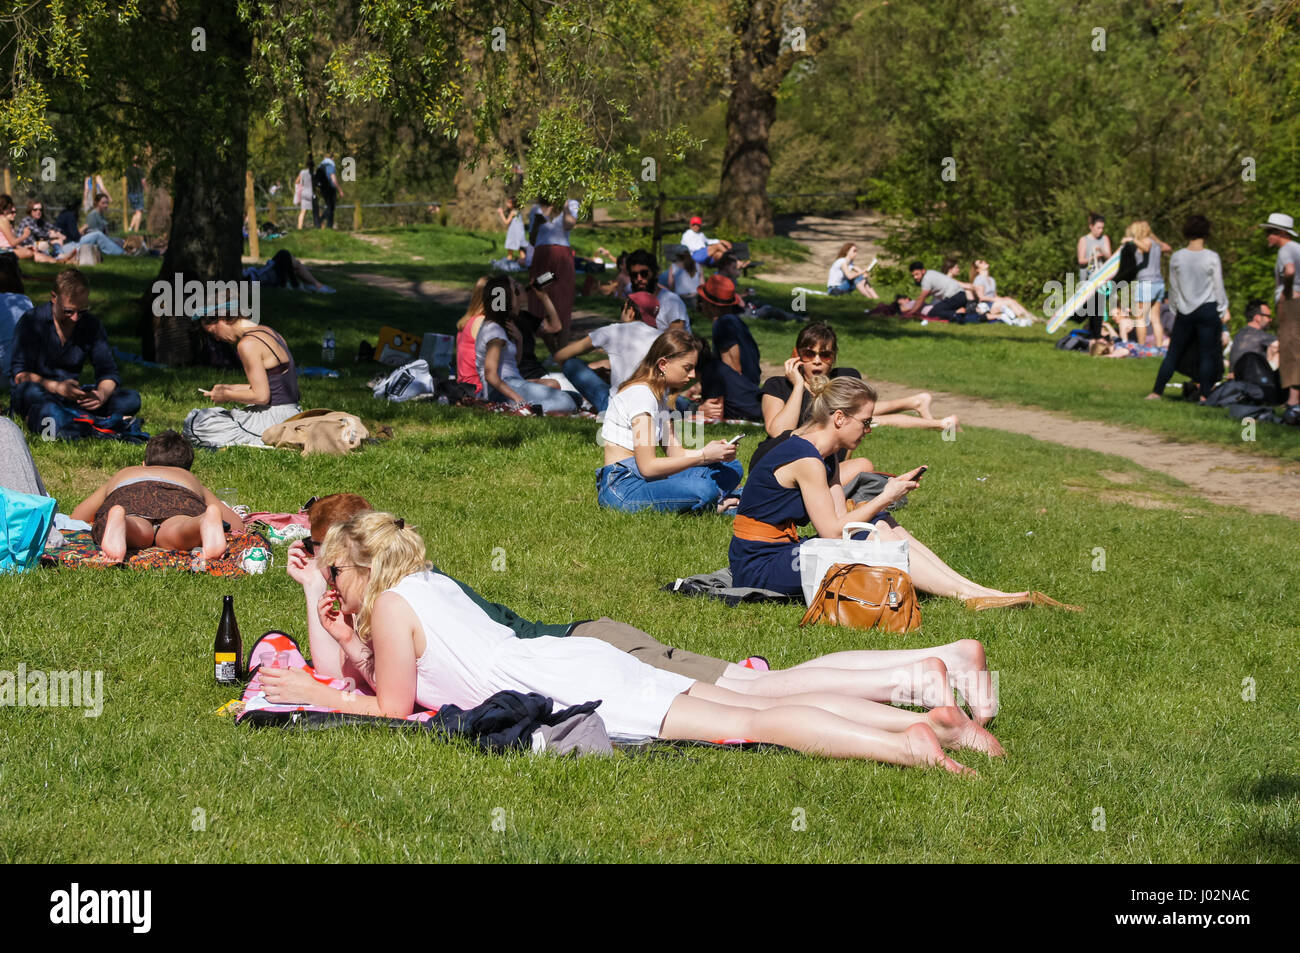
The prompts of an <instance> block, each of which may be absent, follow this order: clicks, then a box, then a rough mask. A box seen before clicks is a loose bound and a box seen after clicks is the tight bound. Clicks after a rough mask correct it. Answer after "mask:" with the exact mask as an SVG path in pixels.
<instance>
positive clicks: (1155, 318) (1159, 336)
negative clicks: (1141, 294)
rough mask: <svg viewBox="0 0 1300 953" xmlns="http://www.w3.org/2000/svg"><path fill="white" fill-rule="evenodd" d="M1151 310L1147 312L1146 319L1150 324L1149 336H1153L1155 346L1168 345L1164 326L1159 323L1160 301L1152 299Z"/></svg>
mask: <svg viewBox="0 0 1300 953" xmlns="http://www.w3.org/2000/svg"><path fill="white" fill-rule="evenodd" d="M1150 308H1151V310H1150V311H1148V312H1147V320H1148V322H1150V324H1151V336H1152V337H1153V338H1155V341H1154V344H1155V346H1156V347H1168V346H1169V341H1168V340H1166V338H1165V326H1164V325H1163V324H1161V323H1160V302H1159V301H1152V302H1151V305H1150Z"/></svg>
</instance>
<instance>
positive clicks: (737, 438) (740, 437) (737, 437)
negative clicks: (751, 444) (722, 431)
mask: <svg viewBox="0 0 1300 953" xmlns="http://www.w3.org/2000/svg"><path fill="white" fill-rule="evenodd" d="M744 439H745V435H744V434H743V433H738V434H736V435H735V436H734V437H732V438H731V439H730V440H728V441H727V443H729V444H731V445H732V446H733V447H734V446H735V445H736V444H738V443H740V441H742V440H744Z"/></svg>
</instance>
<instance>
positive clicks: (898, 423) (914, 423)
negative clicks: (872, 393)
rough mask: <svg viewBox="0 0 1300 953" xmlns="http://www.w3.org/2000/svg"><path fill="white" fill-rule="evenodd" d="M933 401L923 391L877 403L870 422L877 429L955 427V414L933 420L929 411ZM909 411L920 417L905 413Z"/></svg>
mask: <svg viewBox="0 0 1300 953" xmlns="http://www.w3.org/2000/svg"><path fill="white" fill-rule="evenodd" d="M933 401H934V398H933V397H932V396H931V395H930V394H928V393H926V392H924V391H922V392H921V393H919V394H912V395H911V396H910V397H900V398H899V399H898V400H882V401H878V402H877V403H876V412H875V414H873V415H872V420H873V422H874V424H875V425H876V426H878V427H905V428H912V429H914V430H944V429H946V428H948V427H949V426H952V427H957V426H958V425H959V423H960V422H959V421H958V419H957V415H956V414H950V415H949V416H947V417H944V418H942V419H940V420H936V419H935V417H934V414H933V413H932V412H931V410H930V405H931V403H932V402H933ZM909 410H911V411H915V412H916V413H918V414H920V416H919V417H913V416H911V415H910V414H908V413H907V411H909Z"/></svg>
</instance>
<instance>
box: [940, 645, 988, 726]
mask: <svg viewBox="0 0 1300 953" xmlns="http://www.w3.org/2000/svg"><path fill="white" fill-rule="evenodd" d="M941 649H942V651H943V652H944V654H945V656H946V662H947V665H948V672H949V675H948V680H949V682H950V683H951V684H952V685H953V687H954V688H956V690H957V697H958V698H959V699H960V700H961V702H962V703H963V704H965V705H966V707H967V708H969V709H970V716H971V719H972V720H973V721H974V722H975V724H977V725H986V724H988V723H989V721H991V720H992V718H993V716H994V715H996V714H997V713H998V683H997V679H996V678H995V677H994V674H993V673H991V672H990V671H989V670H988V660H987V658H986V657H985V654H984V646H983V645H982V644H980V642H979V640H978V639H962V640H961V641H959V642H953V643H952V644H950V645H945V646H942V647H941Z"/></svg>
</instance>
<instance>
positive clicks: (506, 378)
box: [474, 275, 578, 414]
mask: <svg viewBox="0 0 1300 953" xmlns="http://www.w3.org/2000/svg"><path fill="white" fill-rule="evenodd" d="M532 290H533V291H534V292H536V294H537V298H538V300H539V301H541V302H542V307H543V309H544V310H545V311H546V315H545V317H544V318H543V319H542V322H541V325H540V328H541V331H542V332H543V333H544V334H548V335H552V336H553V335H556V334H558V333H559V331H560V319H559V316H558V315H557V314H556V311H555V306H554V305H553V304H552V303H551V297H550V294H549V289H547V288H533V289H532ZM483 303H484V306H485V307H484V312H483V316H484V319H485V320H484V321H483V324H482V326H481V327H480V328H479V331H478V337H477V339H476V340H475V342H474V363H475V367H476V369H477V370H478V376H479V381H480V383H481V384H482V390H481V391H480V394H479V396H481V397H483V398H484V399H485V400H493V401H512V402H514V403H516V404H529V405H532V404H540V405H541V408H542V412H543V413H546V414H551V413H558V414H571V413H573V412H574V411H575V410H577V409H578V405H577V404H576V403H574V401H573V398H572V397H570V396H569V395H568V394H566V393H565V392H564V391H562V390H560V389H559V385H558V384H555V385H554V386H549V385H547V384H544V383H542V382H541V381H538V380H525V379H524V375H523V373H522V372H521V371H520V370H519V357H520V354H521V353H522V352H523V350H524V338H523V334H522V333H521V332H520V330H519V326H518V324H517V322H518V321H519V320H520V318H521V314H522V305H523V292H522V291H521V290H520V289H519V286H518V285H516V284H515V282H514V280H513V279H512V278H510V277H509V276H508V275H498V276H497V277H495V278H489V279H488V282H487V284H486V285H484V286H483Z"/></svg>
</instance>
